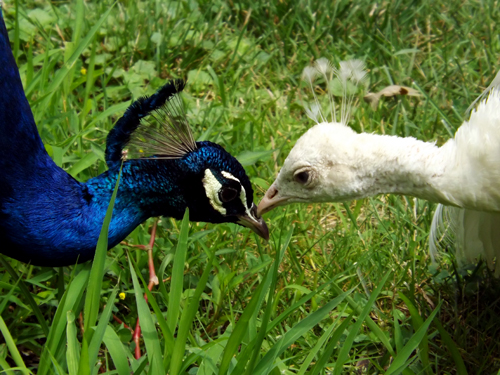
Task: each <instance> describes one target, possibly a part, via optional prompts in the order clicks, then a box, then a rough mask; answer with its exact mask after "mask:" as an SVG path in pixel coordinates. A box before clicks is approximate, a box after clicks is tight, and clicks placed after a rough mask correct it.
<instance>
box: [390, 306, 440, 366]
mask: <svg viewBox="0 0 500 375" xmlns="http://www.w3.org/2000/svg"><path fill="white" fill-rule="evenodd" d="M441 304H442V302H440V303H439V305H438V306H437V307H436V308H435V309H434V311H433V312H432V313H431V315H429V317H428V318H427V319H426V320H425V322H424V323H423V324H422V325H421V326H420V328H419V329H418V330H417V331H416V332H415V334H414V335H413V336H412V337H411V338H410V339H409V340H408V342H407V343H406V345H405V346H404V348H403V350H401V352H399V353H398V355H397V356H396V357H395V358H394V361H393V362H392V363H391V366H390V367H389V368H388V369H387V372H386V373H385V375H391V374H396V373H398V372H400V371H401V369H402V368H403V367H404V366H405V364H406V360H407V359H408V358H409V357H410V355H411V353H412V352H413V351H414V350H415V349H416V348H417V347H418V346H419V345H420V343H421V341H422V339H423V338H424V337H425V336H426V334H427V329H428V328H429V326H430V324H431V323H432V321H433V320H434V317H435V316H436V314H437V313H438V311H439V309H440V308H441Z"/></svg>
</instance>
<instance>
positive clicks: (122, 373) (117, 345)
mask: <svg viewBox="0 0 500 375" xmlns="http://www.w3.org/2000/svg"><path fill="white" fill-rule="evenodd" d="M103 341H104V344H105V345H106V348H108V351H109V355H110V356H111V359H112V360H113V363H114V365H115V367H116V371H118V374H119V375H130V368H129V365H128V361H127V351H126V350H125V348H124V347H123V344H122V342H121V341H120V338H119V337H118V335H117V334H116V332H115V330H114V329H113V328H112V327H111V326H109V325H107V326H106V331H105V332H104V336H103Z"/></svg>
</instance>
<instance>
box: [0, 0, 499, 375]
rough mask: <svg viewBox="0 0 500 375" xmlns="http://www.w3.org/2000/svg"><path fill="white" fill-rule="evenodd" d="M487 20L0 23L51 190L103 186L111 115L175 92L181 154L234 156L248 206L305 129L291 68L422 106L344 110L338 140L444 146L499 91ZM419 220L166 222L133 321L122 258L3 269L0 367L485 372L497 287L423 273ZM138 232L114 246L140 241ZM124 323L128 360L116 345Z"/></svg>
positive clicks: (367, 214)
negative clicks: (361, 68)
mask: <svg viewBox="0 0 500 375" xmlns="http://www.w3.org/2000/svg"><path fill="white" fill-rule="evenodd" d="M497 5H498V4H496V3H495V2H494V1H483V2H472V1H470V2H465V3H464V2H462V1H455V0H452V1H446V2H445V1H441V2H439V1H437V2H436V1H434V2H430V1H421V2H411V3H409V2H399V1H392V2H385V3H380V4H374V3H372V2H369V1H364V0H363V1H358V2H348V1H338V2H324V1H313V0H311V1H305V0H300V1H286V0H285V1H274V2H255V1H240V2H223V1H217V0H216V1H211V2H206V1H195V0H188V1H169V2H164V1H159V0H157V1H120V2H116V3H114V2H112V1H107V0H104V1H87V2H85V1H83V0H75V1H72V2H62V1H52V2H49V1H46V0H37V1H34V0H27V1H24V2H20V1H18V0H9V1H6V2H5V4H4V5H3V10H4V18H5V21H6V23H7V28H8V30H9V36H10V40H11V45H12V48H13V51H14V54H15V57H16V61H17V63H18V66H19V70H20V73H21V77H22V80H23V84H24V87H25V91H26V95H27V97H28V100H29V101H30V104H31V107H32V109H33V113H34V116H35V119H36V121H37V125H38V129H39V132H40V134H41V137H42V139H43V141H44V143H45V145H46V148H47V150H48V152H49V154H50V155H51V157H52V158H53V159H54V161H55V162H56V163H57V164H58V165H60V166H62V167H63V168H65V169H66V170H67V171H68V173H70V174H72V175H73V176H74V177H75V178H77V179H78V180H81V181H85V180H87V179H88V178H90V177H93V176H96V175H97V174H99V173H101V172H102V171H104V170H105V168H106V166H105V163H104V147H105V146H104V145H105V138H106V135H107V133H108V131H109V130H110V129H111V127H112V125H113V123H114V121H115V120H116V119H117V118H118V117H119V116H120V115H121V114H122V113H123V111H124V109H125V108H126V107H127V106H128V104H129V103H130V100H131V99H133V98H137V97H139V96H141V95H144V94H151V93H153V92H154V91H155V90H156V89H157V88H158V87H160V86H161V85H162V84H163V83H164V82H165V80H166V79H169V78H187V79H188V86H187V89H186V92H185V93H184V95H183V97H184V100H185V106H186V108H187V112H188V116H189V121H190V123H191V124H192V126H193V129H194V132H195V134H196V136H197V137H198V139H210V140H211V141H214V142H218V143H220V144H222V145H223V146H224V147H225V148H226V149H227V150H228V151H230V152H231V153H232V154H233V155H235V156H237V157H238V158H239V160H240V161H241V162H242V164H244V165H245V167H246V170H247V173H248V174H249V175H250V178H251V181H252V183H253V185H254V187H255V188H256V194H255V199H256V200H257V199H258V198H259V197H261V196H262V193H263V191H264V190H265V189H267V188H268V186H269V184H270V182H271V181H272V180H273V179H274V178H275V176H276V174H277V172H278V170H279V166H280V165H281V164H282V163H283V160H284V157H285V156H286V155H287V153H288V151H289V150H290V149H291V147H292V146H293V144H294V142H295V140H296V139H297V138H298V137H299V136H300V135H301V134H302V133H303V132H304V131H305V130H306V129H307V128H308V127H309V126H310V125H311V123H310V122H309V121H308V120H307V119H306V116H305V115H304V110H303V107H302V104H301V103H302V101H303V100H305V99H306V94H305V91H304V90H302V88H301V82H300V74H301V71H302V69H303V67H304V66H306V65H308V64H309V63H310V62H311V61H312V60H313V59H316V58H318V57H321V56H325V57H328V58H330V59H332V60H333V61H334V62H338V61H339V60H342V59H346V58H350V57H356V58H360V59H362V60H364V61H365V62H366V65H367V67H368V68H369V70H370V71H369V79H370V82H369V87H370V89H371V90H373V91H375V90H379V89H381V88H383V87H385V86H387V85H389V84H392V83H396V84H403V85H407V86H412V85H415V86H414V87H418V88H420V89H421V90H422V91H423V92H424V93H425V96H424V97H423V98H422V99H420V100H418V99H407V98H397V99H390V100H386V101H383V102H382V103H380V104H379V108H378V109H377V110H376V111H373V110H372V109H371V108H370V106H369V105H368V104H366V103H364V102H363V101H362V100H361V99H359V100H358V102H357V104H356V105H357V110H356V112H355V113H354V116H353V117H354V118H353V120H352V121H351V124H350V125H351V126H352V127H353V128H354V129H355V130H357V131H366V132H376V133H386V134H397V135H401V136H414V137H417V138H419V139H423V140H429V141H437V142H438V143H439V144H441V143H442V142H444V140H446V139H447V138H449V137H450V135H452V134H453V132H454V130H455V129H456V128H458V126H460V124H461V122H462V120H463V119H464V113H465V110H466V108H467V107H468V106H469V104H470V103H471V102H472V100H473V99H474V98H475V97H476V96H477V95H478V94H479V93H480V92H481V91H482V90H483V89H484V88H485V86H487V84H488V83H489V81H490V80H491V79H492V77H493V76H494V74H495V73H496V72H497V71H498V66H500V61H499V60H500V58H499V56H500V37H499V34H498V32H497V30H496V25H497V24H498V22H499V21H500V20H499V12H500V11H499V10H498V6H497ZM360 98H361V97H360ZM433 209H434V206H433V204H430V203H428V202H426V201H421V200H417V199H413V198H409V197H399V196H378V197H376V198H373V199H364V200H360V201H357V202H352V203H349V204H324V205H308V206H306V205H302V206H299V205H294V206H290V207H289V208H284V209H276V210H274V211H273V212H271V213H270V214H269V215H268V216H267V217H266V219H267V221H268V223H269V225H270V229H271V240H270V242H269V244H265V243H263V242H262V241H261V240H260V239H258V238H256V237H255V235H254V234H251V233H250V232H249V231H247V230H245V229H242V228H240V227H237V226H235V225H232V224H221V225H207V224H204V223H189V222H188V221H187V220H186V219H184V220H183V221H182V222H176V221H175V220H171V219H168V218H163V219H162V220H161V221H160V223H159V229H160V230H159V234H158V238H157V241H156V244H157V245H156V246H155V250H154V251H155V254H154V256H155V262H156V265H157V273H158V275H159V276H160V285H159V286H158V287H157V288H155V289H154V290H153V291H152V292H151V293H149V292H146V293H147V294H148V300H149V305H147V304H146V302H145V301H144V299H143V293H144V291H145V289H146V288H145V286H146V283H145V282H144V280H145V279H146V280H147V269H148V267H147V254H146V252H142V251H137V250H133V249H130V248H128V247H127V246H125V245H119V246H117V247H115V248H114V249H112V250H110V251H109V252H107V254H106V256H105V254H104V253H105V252H104V248H105V245H102V244H101V245H100V249H99V250H98V252H97V254H98V255H97V257H98V259H99V260H96V261H94V263H88V264H83V265H78V266H75V267H64V268H61V269H56V268H40V267H34V266H30V265H26V264H22V263H20V262H17V261H15V260H12V259H7V258H2V259H1V267H2V269H3V270H4V272H3V273H2V276H1V279H0V288H1V292H2V293H1V294H2V297H0V312H1V319H0V331H1V332H2V336H3V340H2V342H1V343H0V367H1V368H2V369H3V370H4V371H5V372H6V373H15V372H16V371H18V372H21V373H29V372H32V373H38V374H44V373H60V374H71V375H73V374H87V373H94V374H96V373H118V374H120V375H121V374H130V373H134V374H140V373H144V374H146V373H149V374H158V373H167V372H168V373H170V374H200V375H202V374H203V375H208V374H278V373H282V374H295V373H298V374H331V373H335V374H344V373H345V374H359V373H369V374H376V373H380V374H396V373H402V374H490V373H496V372H497V371H498V369H499V368H500V364H499V362H498V358H500V348H499V342H498V337H499V334H498V333H499V332H498V331H499V328H500V324H499V322H498V318H497V317H498V310H499V309H498V301H497V299H498V298H497V296H498V294H497V293H495V288H494V287H495V286H496V285H495V284H496V283H495V281H494V280H491V279H489V278H487V277H484V275H485V270H484V269H483V268H482V267H479V268H477V269H472V270H455V269H454V266H453V262H452V257H448V256H445V257H444V258H443V262H442V264H440V265H439V266H438V267H436V266H435V265H431V263H430V259H429V256H428V251H427V250H428V245H427V236H428V233H429V226H430V223H431V220H432V213H433ZM151 224H152V222H146V223H145V224H143V225H141V226H140V227H139V228H138V229H137V230H135V231H134V232H133V233H132V234H131V235H130V236H129V237H128V238H127V241H128V242H129V243H132V244H145V243H147V242H148V240H149V236H150V235H149V230H150V226H151ZM104 232H105V231H104ZM104 232H103V233H104ZM0 246H2V245H1V244H0ZM80 313H83V314H82V318H80ZM113 316H115V317H116V318H118V319H119V320H121V321H123V322H124V324H120V323H118V322H117V321H116V320H114V319H112V317H113ZM137 317H139V319H140V322H141V326H142V329H143V337H142V340H141V351H142V353H143V356H142V358H141V359H139V360H136V359H135V358H134V356H133V354H132V353H133V352H134V349H135V348H134V345H135V344H134V342H133V340H132V335H131V332H130V330H129V328H128V327H133V326H134V325H135V321H136V319H137ZM82 327H83V328H84V330H83V331H84V333H82V330H81V328H82Z"/></svg>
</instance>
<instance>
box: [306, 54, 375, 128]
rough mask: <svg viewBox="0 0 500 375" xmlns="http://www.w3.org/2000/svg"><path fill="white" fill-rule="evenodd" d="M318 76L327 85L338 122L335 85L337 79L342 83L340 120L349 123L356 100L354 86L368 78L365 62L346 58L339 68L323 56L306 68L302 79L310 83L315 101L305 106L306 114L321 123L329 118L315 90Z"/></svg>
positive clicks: (333, 119) (335, 119) (332, 108)
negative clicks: (323, 110)
mask: <svg viewBox="0 0 500 375" xmlns="http://www.w3.org/2000/svg"><path fill="white" fill-rule="evenodd" d="M318 76H321V77H322V78H323V79H324V80H325V82H326V85H327V89H328V97H329V100H330V107H331V112H332V120H331V121H332V122H337V111H336V107H335V100H334V94H333V85H334V83H335V82H336V81H338V82H339V83H340V86H341V88H342V99H341V103H340V113H341V114H340V122H341V123H343V124H345V125H347V123H348V122H349V119H350V116H351V108H352V102H353V100H354V93H353V87H357V86H359V85H361V84H363V83H364V81H365V79H366V70H365V64H364V63H363V62H362V61H361V60H346V61H341V62H340V63H339V69H337V68H335V67H334V66H333V65H332V63H331V62H330V61H329V60H328V59H326V58H324V57H322V58H320V59H318V60H316V61H315V63H314V66H307V67H305V68H304V70H303V71H302V80H304V81H306V82H308V83H309V86H310V88H311V91H312V93H313V96H314V103H313V104H311V105H309V107H308V106H307V105H306V106H305V110H306V114H307V116H308V117H309V118H310V119H311V120H313V121H315V122H316V123H318V124H319V123H321V122H327V120H326V117H325V116H324V115H323V113H322V111H321V105H320V103H319V100H318V98H317V97H316V93H315V92H314V85H313V83H314V80H315V78H316V77H318Z"/></svg>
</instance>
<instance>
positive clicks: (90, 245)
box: [0, 10, 268, 266]
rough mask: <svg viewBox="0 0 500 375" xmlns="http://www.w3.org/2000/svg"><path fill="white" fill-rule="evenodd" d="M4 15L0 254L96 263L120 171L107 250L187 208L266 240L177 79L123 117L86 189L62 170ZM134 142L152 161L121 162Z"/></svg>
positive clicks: (240, 183)
mask: <svg viewBox="0 0 500 375" xmlns="http://www.w3.org/2000/svg"><path fill="white" fill-rule="evenodd" d="M0 19H1V22H0V252H1V253H3V254H5V255H8V256H10V257H12V258H15V259H18V260H21V261H23V262H30V263H31V264H35V265H42V266H63V265H70V264H75V263H76V262H83V261H87V260H90V259H92V258H93V256H94V252H95V246H96V244H97V239H98V237H99V233H100V230H101V226H102V223H103V220H104V216H105V213H106V210H107V207H108V204H109V201H110V198H111V195H112V193H113V189H114V186H115V183H116V179H117V178H118V175H119V173H120V168H122V171H121V177H120V184H119V189H118V194H117V198H116V202H115V207H114V210H113V218H112V221H111V223H110V227H109V247H110V248H111V247H113V246H115V245H116V244H118V243H119V242H120V241H122V240H123V239H124V238H125V237H126V236H127V235H128V234H129V233H130V232H131V231H132V230H134V229H135V228H136V227H137V226H138V225H139V224H140V223H142V222H144V221H145V220H146V219H148V218H150V217H154V216H168V217H173V218H176V219H180V218H182V216H183V215H184V211H185V210H186V208H189V212H190V220H192V221H205V222H211V223H221V222H233V223H237V224H240V225H244V226H247V227H249V228H251V229H252V230H254V231H255V232H256V233H257V234H259V235H260V236H262V237H264V238H268V230H267V227H266V225H265V223H264V221H263V220H262V219H261V218H260V217H259V216H257V213H256V208H255V205H254V204H253V201H252V199H253V190H252V186H251V184H250V181H249V179H248V176H247V175H246V173H245V171H244V169H243V167H242V166H241V165H240V164H239V162H238V161H237V160H236V159H235V158H234V157H232V156H231V155H230V154H229V153H228V152H227V151H225V150H224V149H223V148H222V147H221V146H220V145H217V144H215V143H212V142H195V141H194V140H193V137H192V134H191V131H190V128H189V124H188V123H187V120H186V119H185V116H184V115H183V112H182V108H181V106H180V105H179V103H180V99H179V93H180V92H181V91H182V90H183V89H184V82H183V81H181V80H175V81H171V82H169V83H167V84H166V85H165V86H163V87H162V88H161V89H159V90H158V91H157V92H156V93H155V94H154V95H152V96H150V97H144V98H141V99H139V100H137V101H135V102H134V103H132V105H131V106H130V107H129V108H128V109H127V111H126V112H125V114H124V115H123V117H122V118H120V119H119V120H118V121H117V123H116V124H115V126H114V127H113V129H112V130H111V131H110V133H109V135H108V137H107V140H106V163H107V165H108V167H109V169H108V170H107V171H106V172H104V173H102V174H101V175H99V176H97V177H95V178H92V179H90V180H89V181H87V182H86V183H82V182H79V181H77V180H75V179H74V178H73V177H71V176H70V175H69V174H68V173H66V172H65V171H64V170H63V169H61V168H59V167H58V166H57V165H56V164H55V163H54V162H53V161H52V159H51V158H50V157H49V155H48V154H47V152H46V150H45V148H44V146H43V143H42V140H41V138H40V136H39V134H38V130H37V128H36V124H35V121H34V119H33V115H32V112H31V108H30V106H29V104H28V101H27V99H26V96H25V94H24V90H23V87H22V83H21V79H20V76H19V72H18V69H17V66H16V64H15V60H14V58H13V55H12V52H11V49H10V45H9V40H8V35H7V30H6V27H5V24H4V22H3V17H2V16H1V10H0ZM149 117H154V118H156V119H159V120H160V122H161V123H162V124H163V128H162V129H158V128H155V127H153V126H151V122H148V121H146V120H147V119H148V118H149ZM134 142H135V143H137V144H140V145H141V147H142V148H144V149H145V150H146V151H148V150H149V151H150V152H149V155H150V157H148V158H141V159H130V160H127V159H126V158H124V155H125V154H126V151H125V149H126V147H127V145H129V144H133V143H134Z"/></svg>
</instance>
